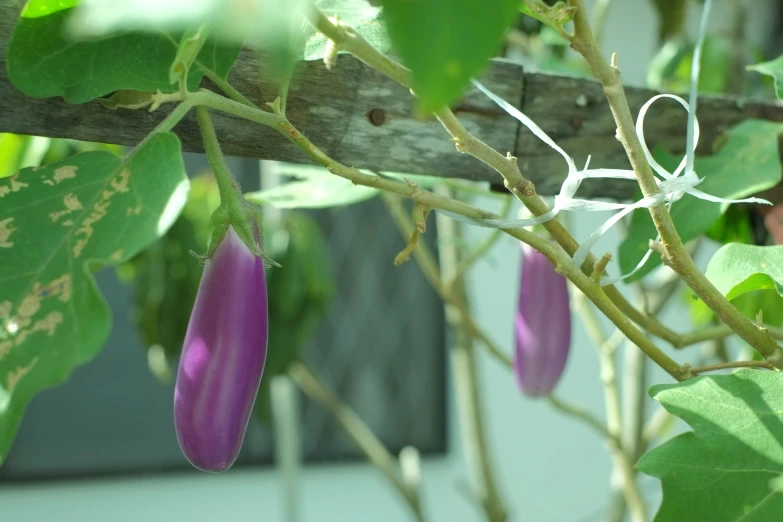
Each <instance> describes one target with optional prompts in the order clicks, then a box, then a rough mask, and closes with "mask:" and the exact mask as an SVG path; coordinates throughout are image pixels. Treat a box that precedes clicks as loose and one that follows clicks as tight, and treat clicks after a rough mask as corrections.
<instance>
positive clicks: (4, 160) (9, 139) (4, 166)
mask: <svg viewBox="0 0 783 522" xmlns="http://www.w3.org/2000/svg"><path fill="white" fill-rule="evenodd" d="M51 143H52V140H51V139H50V138H44V137H42V136H22V135H19V134H10V133H0V178H5V177H8V176H13V175H14V174H16V173H17V172H19V170H21V169H23V168H25V167H37V166H38V165H40V164H41V160H42V159H43V157H44V155H45V154H46V153H47V152H48V151H49V147H50V145H51Z"/></svg>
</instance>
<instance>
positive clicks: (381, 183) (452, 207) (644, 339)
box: [188, 90, 690, 381]
mask: <svg viewBox="0 0 783 522" xmlns="http://www.w3.org/2000/svg"><path fill="white" fill-rule="evenodd" d="M188 99H193V101H194V103H196V104H198V105H203V106H205V107H209V108H212V109H215V110H219V111H223V112H226V113H228V114H233V115H235V116H238V117H240V118H245V119H248V120H251V121H255V122H257V123H260V124H262V125H267V126H269V127H271V128H273V129H274V130H276V131H277V132H279V133H280V134H282V135H283V136H285V137H286V138H288V139H289V140H290V141H291V142H292V143H294V144H295V145H297V146H298V147H299V148H300V149H302V150H303V151H304V152H305V153H306V154H308V155H309V156H310V157H311V158H312V159H314V160H315V161H316V162H317V163H318V164H320V165H321V166H323V167H326V168H327V169H328V170H329V171H330V172H331V173H332V174H335V175H337V176H339V177H342V178H345V179H347V180H349V181H351V182H352V183H354V184H357V185H364V186H368V187H374V188H377V189H381V190H384V191H386V192H390V193H393V194H397V195H399V196H404V197H408V198H411V199H413V200H414V201H418V202H421V203H423V204H425V205H427V206H428V207H430V208H433V209H442V210H448V211H450V212H453V213H456V214H460V215H463V216H466V217H472V218H478V219H498V218H499V216H497V215H495V214H494V213H492V212H486V211H483V210H481V209H478V208H476V207H473V206H472V205H468V204H466V203H462V202H461V201H456V200H453V199H449V198H444V197H443V196H440V195H438V194H435V193H432V192H429V191H426V190H424V189H421V188H419V187H418V186H417V185H415V184H406V183H400V182H397V181H394V180H390V179H385V178H382V177H379V176H375V175H371V174H365V173H362V172H360V171H359V170H357V169H355V168H352V167H347V166H345V165H343V164H341V163H338V162H337V161H335V160H333V159H332V158H330V157H329V156H327V155H326V154H325V153H324V152H323V151H322V150H321V149H319V148H318V147H316V146H315V145H314V144H313V143H312V142H311V141H310V140H308V139H307V137H306V136H304V135H303V134H302V133H301V132H299V130H297V129H296V127H294V126H293V125H292V124H291V123H290V122H289V121H288V120H287V119H286V118H285V117H284V116H282V115H280V114H274V113H269V112H266V111H262V110H259V109H256V108H254V107H248V106H246V105H242V104H240V103H237V102H234V101H232V100H228V99H226V98H224V97H222V96H220V95H218V94H215V93H213V92H211V91H206V90H201V91H198V92H196V93H194V94H191V95H190V96H189V98H188ZM503 231H504V232H506V233H508V234H509V235H511V236H513V237H515V238H517V239H519V240H520V241H522V242H523V243H527V244H528V245H530V246H531V247H533V248H534V249H536V250H538V251H539V252H541V253H542V254H544V255H545V256H546V257H547V258H548V259H549V261H550V262H551V263H552V264H553V265H554V266H555V270H557V271H559V272H560V273H562V274H563V275H564V276H565V277H566V278H568V279H569V280H570V281H571V282H573V283H574V285H575V286H576V287H577V288H579V290H581V291H582V292H583V293H584V294H585V295H587V297H588V298H589V299H590V300H591V301H592V302H593V303H595V305H596V307H597V308H598V309H599V310H601V312H602V313H603V314H604V315H606V316H607V317H608V318H609V320H610V321H612V323H614V324H615V325H616V326H617V327H618V328H619V329H620V330H622V332H623V333H624V334H625V335H626V337H628V339H630V340H631V341H632V342H633V343H634V344H636V346H638V347H639V348H640V349H641V350H642V351H644V353H645V354H647V356H648V357H650V359H652V360H653V361H654V362H655V363H656V364H658V365H659V366H660V367H661V368H663V369H664V370H665V371H666V372H667V373H669V375H671V376H672V377H673V378H675V379H676V380H678V381H681V380H684V379H687V378H688V377H690V373H689V371H688V368H687V367H684V366H681V365H679V364H678V363H677V362H676V361H675V360H674V359H672V358H671V357H669V356H668V355H666V353H664V352H663V351H662V350H661V349H660V348H658V347H657V346H656V345H655V344H654V343H653V342H652V341H651V340H650V339H649V337H648V336H647V335H646V334H644V333H642V332H641V331H640V330H639V329H638V328H636V326H634V325H633V323H632V322H631V320H630V319H629V317H628V316H627V314H626V313H624V312H623V311H622V310H621V309H620V308H618V307H617V306H615V304H614V303H613V302H612V300H611V299H610V298H609V297H608V295H607V290H606V289H605V288H603V287H601V286H600V285H599V284H597V283H596V282H594V281H591V280H590V278H589V277H588V276H587V275H586V274H585V273H584V272H583V271H582V270H580V269H579V267H577V266H576V265H574V263H573V262H572V261H571V257H570V256H568V255H567V254H566V253H565V252H563V250H562V249H560V248H558V247H556V246H555V245H552V244H551V243H550V242H549V241H547V240H546V239H544V238H543V237H541V236H539V235H537V234H535V233H533V232H530V231H529V230H526V229H524V228H521V227H520V228H508V229H503ZM593 260H595V258H594V257H593ZM626 302H627V301H626ZM629 306H630V304H629ZM631 308H633V309H634V310H635V308H634V307H633V306H631Z"/></svg>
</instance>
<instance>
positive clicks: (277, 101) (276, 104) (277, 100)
mask: <svg viewBox="0 0 783 522" xmlns="http://www.w3.org/2000/svg"><path fill="white" fill-rule="evenodd" d="M266 105H267V107H269V108H270V109H272V112H274V113H275V114H277V115H278V116H282V115H283V110H282V109H281V108H280V96H278V97H277V98H275V101H273V102H267V103H266Z"/></svg>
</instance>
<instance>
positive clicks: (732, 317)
mask: <svg viewBox="0 0 783 522" xmlns="http://www.w3.org/2000/svg"><path fill="white" fill-rule="evenodd" d="M569 2H570V4H571V5H572V6H574V7H576V8H577V12H576V14H575V15H574V28H575V33H574V34H575V35H574V39H573V41H572V42H571V46H572V47H573V48H574V50H576V51H577V52H579V53H580V54H581V55H582V56H584V57H585V59H586V60H587V62H588V63H589V64H590V67H591V69H592V70H593V74H595V76H596V77H597V78H598V80H599V81H600V82H601V84H602V85H603V88H604V94H605V95H606V99H607V101H608V102H609V107H610V108H611V110H612V115H613V116H614V119H615V123H616V124H617V135H618V138H619V140H620V142H621V143H622V144H623V147H624V148H625V151H626V154H627V155H628V159H629V160H630V162H631V166H632V167H633V171H634V173H636V178H637V181H638V182H639V186H640V187H641V189H642V193H643V195H644V196H645V197H648V196H653V195H655V194H658V193H659V191H658V186H657V184H656V182H655V177H654V176H653V173H652V169H651V168H650V164H649V163H648V162H647V159H646V158H645V156H644V152H643V150H642V146H641V142H640V141H639V137H638V136H637V135H636V132H635V126H634V121H633V117H632V116H631V110H630V108H629V107H628V100H627V99H626V97H625V91H624V89H623V86H622V84H621V83H620V82H619V80H618V78H619V75H620V73H619V70H618V69H616V68H614V67H612V66H611V65H610V64H609V62H607V61H606V60H605V59H604V57H603V56H602V55H601V51H600V49H599V48H598V44H597V42H596V41H595V38H594V37H593V34H592V31H591V29H590V23H589V21H588V19H587V12H586V10H585V6H584V1H583V0H569ZM649 211H650V215H651V216H652V219H653V222H654V223H655V228H656V229H657V231H658V234H660V236H661V243H660V245H661V248H660V249H657V250H659V251H660V253H661V256H662V259H663V262H664V263H665V264H666V265H668V266H670V267H671V268H672V269H673V270H674V271H675V272H677V273H678V274H679V275H680V277H681V278H682V280H683V281H684V282H685V284H687V285H688V286H689V287H690V288H691V289H692V290H693V291H694V292H695V293H696V295H697V296H699V298H701V300H702V301H704V303H705V304H706V305H707V306H708V307H709V308H710V309H711V310H712V311H713V312H714V313H715V315H717V316H718V317H719V318H720V319H721V321H723V322H724V323H725V324H726V325H728V326H729V327H730V328H731V329H732V330H733V331H735V332H737V334H739V336H740V337H742V338H743V339H744V340H745V341H746V342H747V343H748V344H750V345H751V346H753V347H754V348H755V349H756V350H757V351H758V352H759V353H760V354H761V355H763V356H764V358H765V359H766V360H767V361H768V362H769V363H770V364H772V365H773V366H776V367H778V368H783V350H781V349H780V347H779V346H778V345H777V343H776V342H775V340H774V339H773V338H772V337H771V336H770V335H769V334H768V333H767V331H766V330H764V329H762V328H759V327H758V326H757V325H756V324H754V323H753V321H751V320H750V319H748V318H747V317H745V316H744V315H743V314H742V313H741V312H740V311H739V310H737V308H735V307H734V306H733V305H732V304H731V303H730V302H729V301H728V300H727V299H726V298H725V297H724V296H723V294H721V293H720V291H719V290H718V289H717V288H715V286H714V285H713V284H712V283H711V282H710V281H709V279H707V278H706V277H705V276H704V274H702V273H701V271H700V270H699V269H698V267H697V266H696V264H695V263H694V261H693V259H692V258H691V256H690V255H689V254H688V251H687V250H686V248H685V246H684V245H683V243H682V240H681V239H680V236H679V235H678V234H677V230H676V228H675V226H674V222H673V221H672V218H671V215H670V214H669V211H668V209H667V208H666V205H665V204H663V203H661V204H659V205H656V206H654V207H650V209H649Z"/></svg>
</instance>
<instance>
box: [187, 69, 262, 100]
mask: <svg viewBox="0 0 783 522" xmlns="http://www.w3.org/2000/svg"><path fill="white" fill-rule="evenodd" d="M196 65H200V64H199V63H198V62H196ZM201 69H202V71H203V72H204V76H206V77H207V78H209V79H210V80H211V81H212V83H214V84H215V85H217V86H218V88H219V89H220V90H221V91H223V92H224V93H225V95H226V96H228V97H229V98H231V99H232V100H234V101H235V102H239V103H241V104H243V105H247V106H249V107H256V105H255V104H254V103H253V102H251V101H250V100H249V99H247V98H246V97H245V96H244V95H243V94H242V93H241V92H239V91H238V90H236V89H235V88H234V86H233V85H231V84H230V83H229V82H227V81H226V80H224V79H223V78H221V77H220V76H218V75H217V74H215V73H214V72H213V71H211V70H210V69H209V68H207V67H202V68H201Z"/></svg>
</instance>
